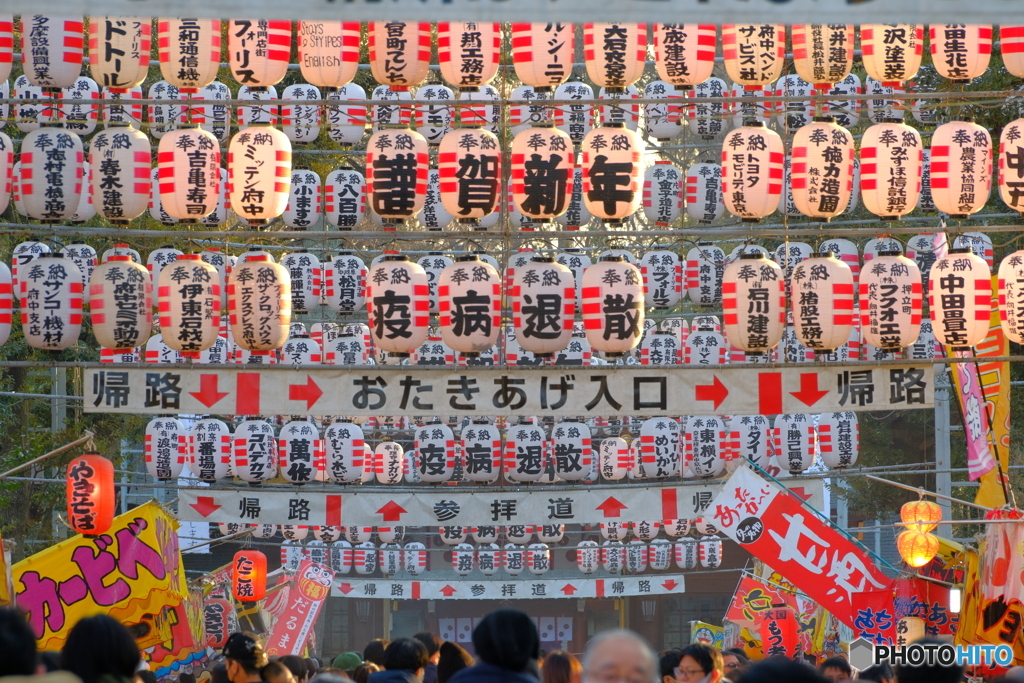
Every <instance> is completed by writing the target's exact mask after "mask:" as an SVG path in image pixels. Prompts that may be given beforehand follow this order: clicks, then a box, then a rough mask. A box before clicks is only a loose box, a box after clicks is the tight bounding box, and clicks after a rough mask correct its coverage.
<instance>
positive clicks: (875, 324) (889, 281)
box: [859, 251, 922, 351]
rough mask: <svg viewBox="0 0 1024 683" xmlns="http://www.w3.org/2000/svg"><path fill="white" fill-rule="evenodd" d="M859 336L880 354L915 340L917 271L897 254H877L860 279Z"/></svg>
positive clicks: (918, 318)
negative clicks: (878, 350)
mask: <svg viewBox="0 0 1024 683" xmlns="http://www.w3.org/2000/svg"><path fill="white" fill-rule="evenodd" d="M859 307H860V312H861V335H862V336H863V339H864V341H865V342H867V343H868V344H871V345H872V346H874V347H876V348H879V349H881V350H883V351H899V350H900V349H902V348H904V347H906V346H910V345H911V344H913V343H914V341H916V339H917V336H918V333H919V331H920V328H921V309H922V294H921V271H920V269H919V268H918V267H917V264H916V263H914V262H913V261H911V260H910V259H908V258H907V257H905V256H903V255H901V254H900V253H899V252H898V251H882V252H879V255H878V257H877V258H875V259H872V260H871V263H870V265H868V266H865V269H864V272H863V273H861V276H860V300H859Z"/></svg>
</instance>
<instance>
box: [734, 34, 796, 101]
mask: <svg viewBox="0 0 1024 683" xmlns="http://www.w3.org/2000/svg"><path fill="white" fill-rule="evenodd" d="M755 55H756V56H755ZM722 56H723V57H725V70H726V72H727V73H728V74H729V78H731V79H732V81H733V82H734V83H737V84H739V85H742V86H743V87H744V88H745V89H747V90H751V89H752V90H759V89H761V87H763V86H764V85H765V84H766V83H774V82H775V81H776V80H778V78H779V76H780V75H781V74H782V66H783V64H784V62H785V58H786V27H785V26H784V25H782V24H723V25H722Z"/></svg>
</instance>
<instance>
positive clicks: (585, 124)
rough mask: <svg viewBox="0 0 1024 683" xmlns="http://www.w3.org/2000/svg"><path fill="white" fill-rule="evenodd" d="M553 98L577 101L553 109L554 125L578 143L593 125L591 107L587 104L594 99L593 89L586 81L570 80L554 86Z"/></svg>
mask: <svg viewBox="0 0 1024 683" xmlns="http://www.w3.org/2000/svg"><path fill="white" fill-rule="evenodd" d="M554 99H556V100H575V101H578V102H579V104H570V105H566V106H563V107H559V108H557V109H555V126H556V127H557V128H558V129H559V130H561V131H562V132H563V133H566V134H567V135H568V136H569V137H570V138H572V141H573V143H575V144H577V145H578V144H580V143H581V142H582V141H583V138H584V137H585V136H586V135H587V134H588V133H590V131H591V130H592V129H593V127H594V112H593V107H592V106H591V105H590V104H588V102H590V101H592V100H593V99H594V89H593V88H591V87H590V86H589V85H587V84H586V83H582V82H579V81H570V82H568V83H563V84H562V85H560V86H558V87H557V88H555V92H554Z"/></svg>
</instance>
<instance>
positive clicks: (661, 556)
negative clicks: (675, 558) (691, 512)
mask: <svg viewBox="0 0 1024 683" xmlns="http://www.w3.org/2000/svg"><path fill="white" fill-rule="evenodd" d="M647 559H648V562H649V564H650V566H651V569H653V570H654V571H659V572H661V571H665V570H666V569H668V568H669V567H670V566H671V565H672V542H671V541H667V540H665V539H664V538H655V539H654V540H652V541H651V543H650V545H648V547H647Z"/></svg>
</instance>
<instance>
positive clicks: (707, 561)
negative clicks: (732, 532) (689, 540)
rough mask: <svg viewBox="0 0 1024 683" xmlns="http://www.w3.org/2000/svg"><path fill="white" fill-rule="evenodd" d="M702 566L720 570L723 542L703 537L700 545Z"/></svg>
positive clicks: (713, 537)
mask: <svg viewBox="0 0 1024 683" xmlns="http://www.w3.org/2000/svg"><path fill="white" fill-rule="evenodd" d="M699 550H700V566H701V567H704V568H705V569H718V568H719V567H720V566H721V565H722V540H721V539H720V538H717V537H715V536H703V537H701V539H700V543H699Z"/></svg>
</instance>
